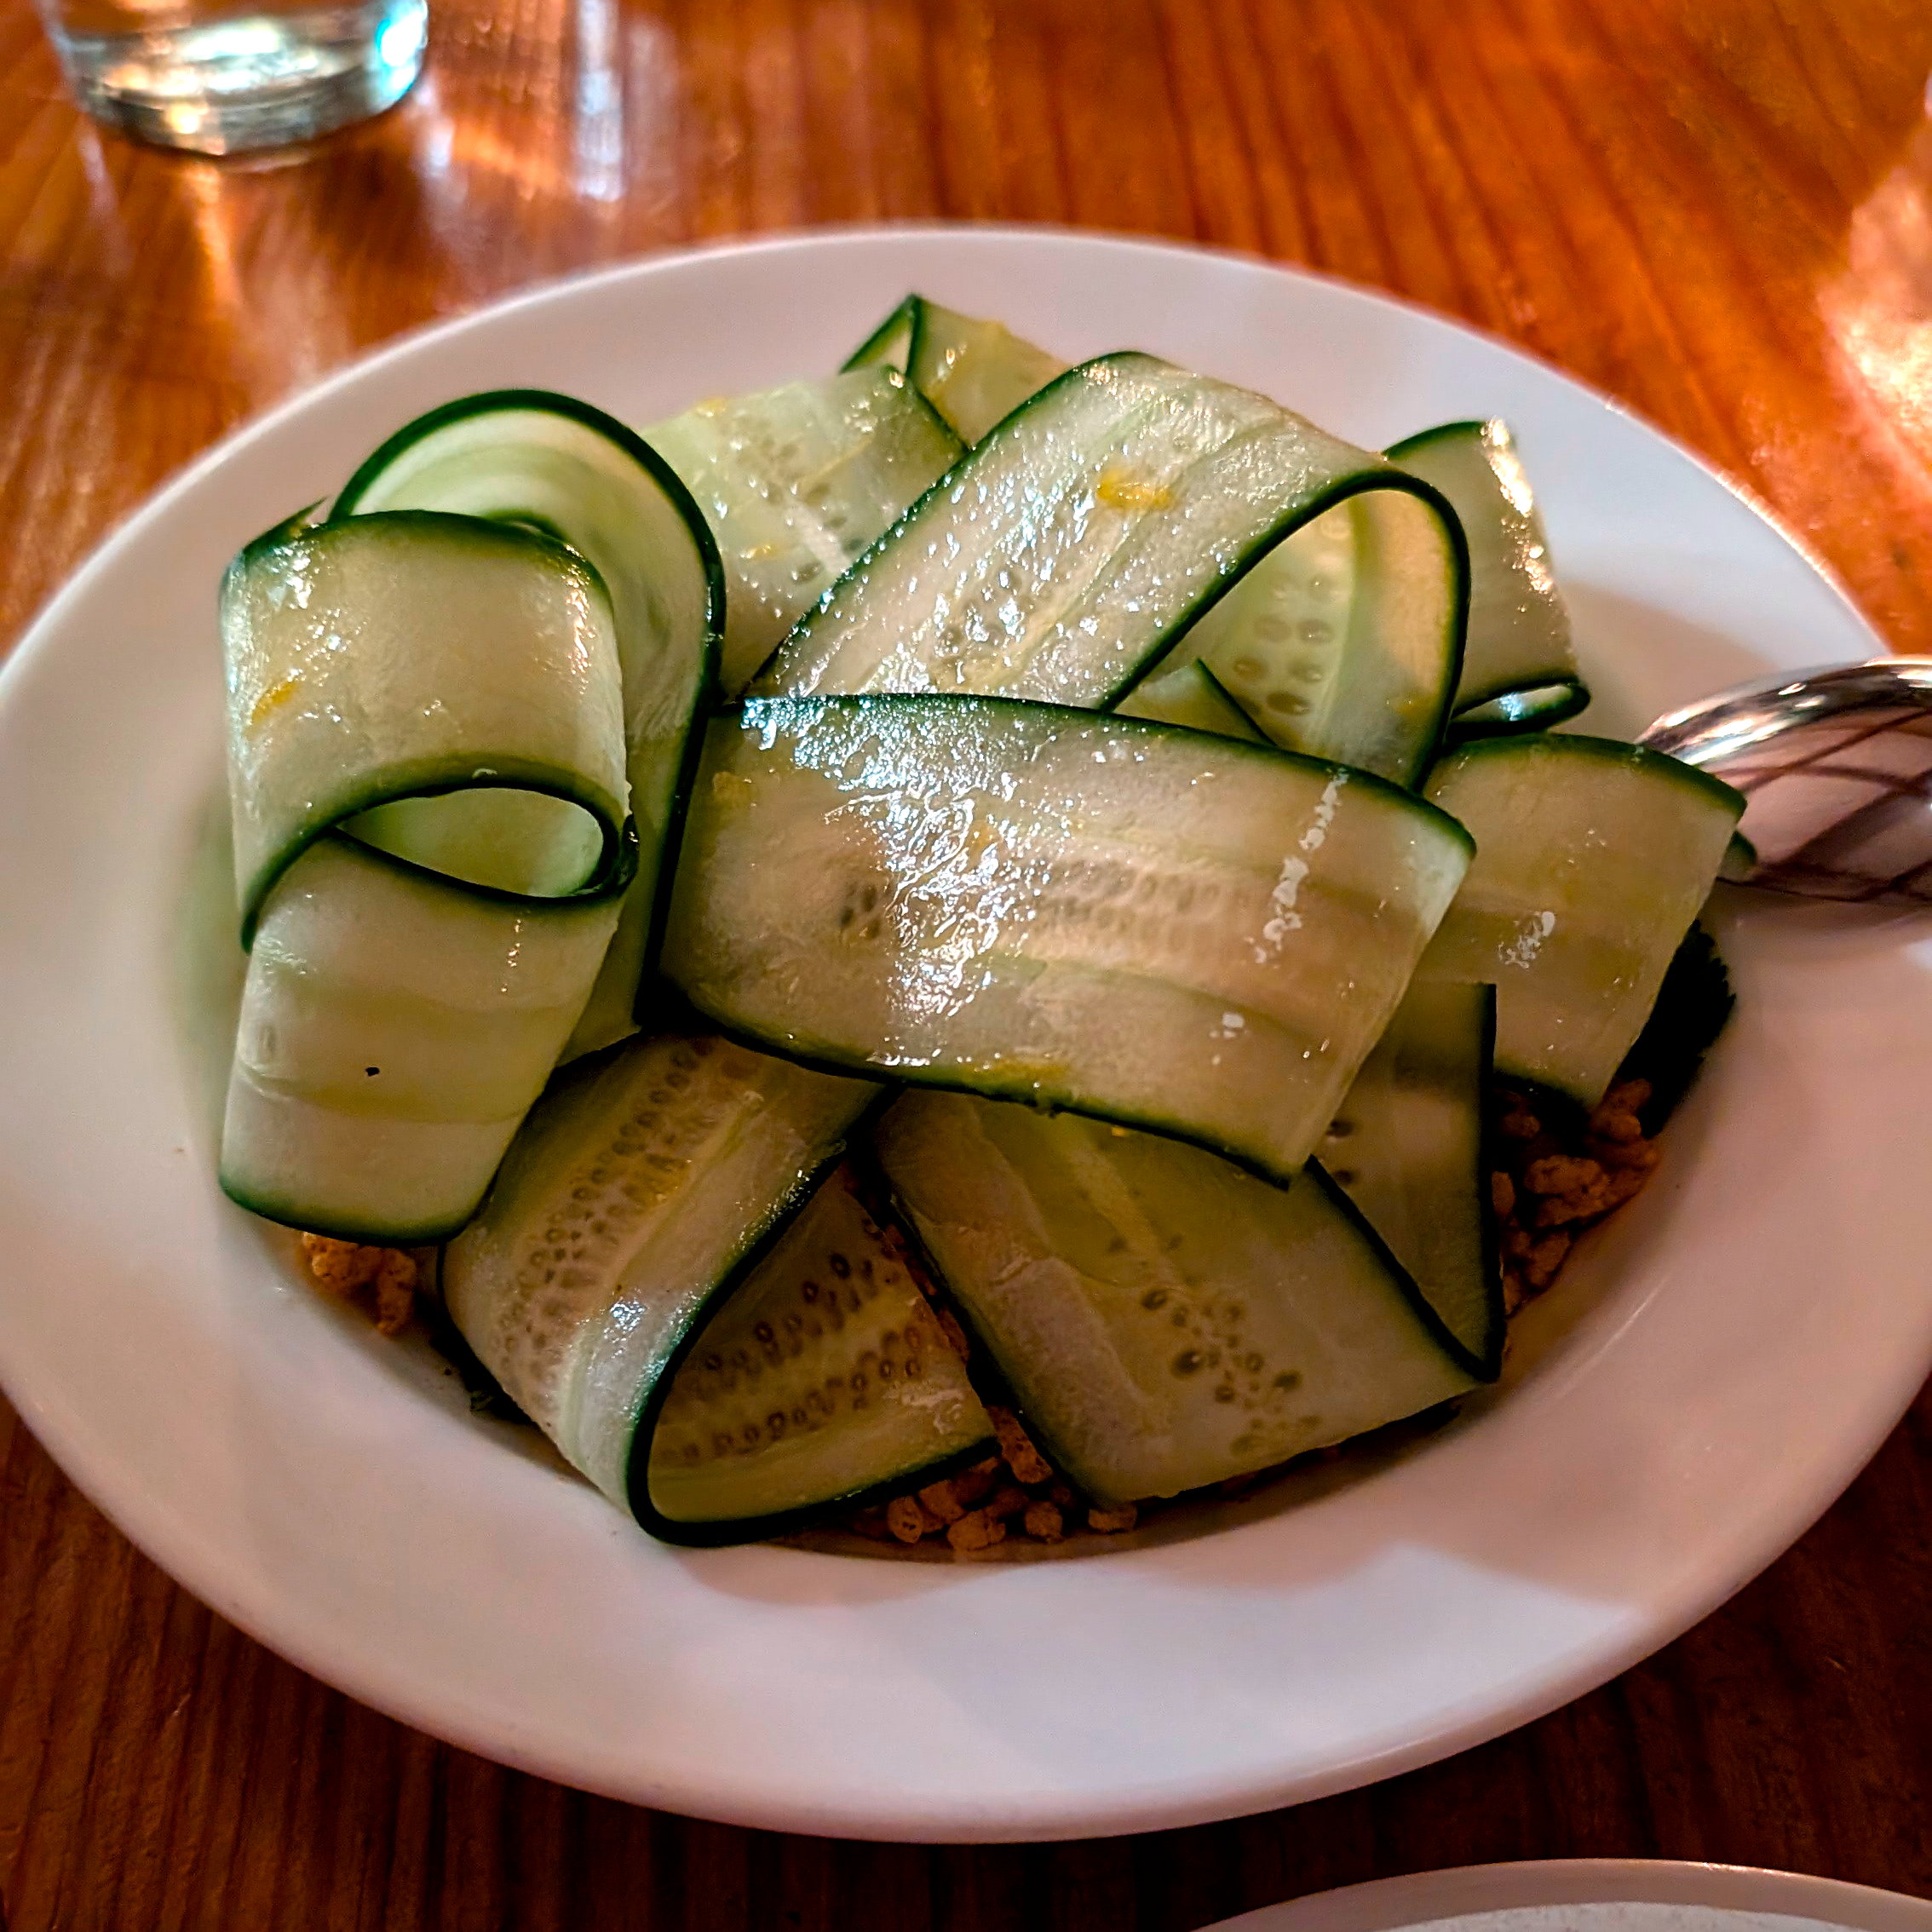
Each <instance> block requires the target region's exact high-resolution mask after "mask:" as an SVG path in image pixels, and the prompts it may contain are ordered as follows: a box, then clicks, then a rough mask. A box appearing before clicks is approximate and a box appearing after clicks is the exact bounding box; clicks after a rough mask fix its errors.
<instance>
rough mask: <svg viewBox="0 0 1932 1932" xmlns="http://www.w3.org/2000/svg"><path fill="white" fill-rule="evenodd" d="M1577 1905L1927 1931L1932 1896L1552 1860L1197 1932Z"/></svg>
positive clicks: (1679, 1867)
mask: <svg viewBox="0 0 1932 1932" xmlns="http://www.w3.org/2000/svg"><path fill="white" fill-rule="evenodd" d="M1579 1905H1672V1906H1710V1907H1712V1908H1714V1909H1716V1910H1717V1911H1722V1912H1774V1913H1778V1914H1780V1915H1783V1916H1786V1917H1790V1918H1810V1919H1816V1920H1819V1921H1820V1922H1822V1923H1825V1924H1827V1925H1838V1926H1844V1927H1846V1928H1848V1929H1849V1932H1929V1929H1932V1902H1928V1901H1927V1900H1923V1899H1917V1898H1914V1897H1912V1895H1911V1894H1909V1893H1906V1892H1889V1891H1884V1890H1881V1889H1879V1888H1878V1887H1877V1886H1873V1885H1857V1884H1853V1883H1850V1882H1849V1880H1846V1879H1843V1878H1821V1877H1814V1875H1812V1874H1810V1873H1808V1872H1774V1871H1772V1870H1770V1869H1768V1867H1765V1866H1756V1865H1698V1864H1692V1863H1689V1862H1688V1861H1684V1860H1676V1859H1660V1858H1552V1859H1534V1860H1525V1861H1523V1862H1522V1863H1521V1864H1507V1865H1461V1866H1446V1867H1445V1868H1443V1869H1442V1870H1440V1871H1438V1872H1409V1873H1406V1874H1405V1875H1404V1876H1402V1877H1399V1878H1373V1879H1370V1880H1369V1881H1367V1882H1366V1883H1364V1884H1360V1885H1344V1886H1340V1887H1338V1888H1337V1889H1336V1890H1334V1891H1332V1892H1312V1893H1310V1894H1308V1895H1307V1896H1306V1897H1304V1898H1298V1899H1289V1900H1284V1901H1283V1902H1282V1903H1281V1904H1279V1905H1272V1906H1262V1907H1261V1908H1260V1909H1259V1910H1258V1911H1256V1912H1244V1913H1242V1914H1241V1916H1240V1917H1239V1918H1228V1919H1222V1920H1221V1921H1219V1922H1217V1923H1215V1924H1213V1925H1208V1926H1204V1927H1202V1928H1201V1932H1403V1929H1404V1928H1406V1927H1408V1926H1412V1925H1419V1924H1425V1923H1433V1922H1434V1921H1435V1920H1437V1919H1446V1918H1460V1917H1462V1916H1463V1914H1464V1913H1468V1912H1509V1911H1511V1910H1515V1909H1518V1908H1521V1907H1535V1906H1579Z"/></svg>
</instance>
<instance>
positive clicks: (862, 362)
mask: <svg viewBox="0 0 1932 1932" xmlns="http://www.w3.org/2000/svg"><path fill="white" fill-rule="evenodd" d="M925 308H926V298H925V297H924V296H916V295H909V296H906V299H905V301H904V302H900V305H899V307H898V308H895V309H894V310H893V312H892V313H891V314H889V315H888V316H887V317H886V319H885V320H884V321H883V322H882V323H880V324H879V325H878V327H877V328H876V329H875V330H873V331H872V332H871V335H869V336H866V338H865V341H864V342H861V343H860V345H859V346H858V348H855V349H854V350H853V352H852V354H850V355H848V356H847V357H846V359H845V360H844V361H843V362H842V363H840V364H839V365H838V368H839V373H840V374H841V375H844V374H845V373H846V372H847V371H848V370H853V369H871V368H874V367H876V366H877V365H881V364H883V365H884V366H885V367H887V368H888V369H896V370H897V371H899V373H900V375H901V376H903V375H904V374H905V373H906V371H907V369H908V368H910V367H911V362H912V357H913V354H914V353H915V351H916V349H917V346H918V336H919V325H920V322H921V320H922V319H923V317H924V314H925Z"/></svg>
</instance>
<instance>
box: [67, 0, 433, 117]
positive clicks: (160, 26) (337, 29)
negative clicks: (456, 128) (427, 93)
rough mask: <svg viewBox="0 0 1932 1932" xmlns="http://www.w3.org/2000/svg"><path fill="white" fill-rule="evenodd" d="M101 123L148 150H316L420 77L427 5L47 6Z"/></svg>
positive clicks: (280, 1)
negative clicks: (301, 145)
mask: <svg viewBox="0 0 1932 1932" xmlns="http://www.w3.org/2000/svg"><path fill="white" fill-rule="evenodd" d="M41 5H42V10H43V13H44V14H45V16H46V20H47V28H48V32H49V34H50V35H51V36H52V37H53V41H54V44H55V48H56V49H57V50H58V51H59V53H60V59H61V62H62V64H63V66H65V67H66V71H67V78H68V80H69V82H70V83H71V84H72V87H73V89H74V93H75V95H76V96H77V97H78V100H79V101H80V103H81V105H82V106H83V107H84V108H86V109H87V111H88V112H89V113H90V114H92V115H93V116H94V117H95V119H96V120H99V121H101V122H103V123H105V124H107V125H108V126H110V127H115V128H118V129H122V130H123V131H124V132H125V133H128V134H131V135H138V136H139V137H140V138H141V139H142V140H144V141H156V142H158V143H160V144H161V145H162V146H164V147H182V148H189V149H192V150H193V151H194V152H197V153H200V154H233V153H238V152H242V151H244V150H246V149H250V148H257V147H282V146H284V145H285V144H287V143H289V142H291V141H310V140H313V138H314V137H315V136H316V135H322V134H326V133H328V132H329V131H330V129H333V128H339V127H342V126H343V125H344V124H347V123H348V122H350V121H354V120H359V119H361V118H363V116H365V115H367V114H375V113H380V112H382V109H383V108H385V107H387V106H389V105H390V104H391V103H392V102H394V101H397V100H400V98H401V96H402V95H404V94H405V93H406V92H407V91H408V89H409V87H410V84H411V82H413V81H414V80H415V78H416V77H417V72H419V71H420V69H421V67H422V66H423V48H424V45H425V43H426V41H427V38H428V6H427V0H361V3H360V4H353V5H342V6H316V5H313V4H303V3H302V0H41Z"/></svg>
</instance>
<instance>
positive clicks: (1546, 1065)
mask: <svg viewBox="0 0 1932 1932" xmlns="http://www.w3.org/2000/svg"><path fill="white" fill-rule="evenodd" d="M1428 796H1429V798H1430V799H1431V800H1433V801H1434V802H1435V803H1436V804H1438V805H1440V807H1441V808H1442V809H1443V810H1444V811H1446V812H1449V813H1452V814H1454V816H1455V817H1456V818H1457V819H1459V820H1460V821H1461V822H1462V823H1463V824H1464V825H1467V826H1468V827H1469V831H1470V833H1471V834H1472V835H1473V836H1474V837H1475V842H1476V856H1475V862H1474V863H1473V864H1472V865H1470V867H1469V877H1467V878H1466V879H1465V880H1464V881H1463V887H1462V889H1461V891H1460V892H1459V893H1458V894H1457V897H1456V902H1455V904H1454V905H1453V906H1452V907H1451V908H1450V910H1449V913H1448V916H1447V917H1446V918H1445V919H1444V920H1443V921H1442V923H1441V925H1440V928H1439V929H1437V931H1436V934H1435V937H1434V939H1433V940H1431V941H1430V942H1429V950H1428V952H1426V953H1425V954H1424V955H1423V961H1422V964H1421V966H1420V968H1419V969H1418V977H1419V978H1421V979H1423V980H1464V981H1471V980H1487V981H1489V982H1491V983H1492V984H1493V985H1494V986H1495V987H1496V997H1497V1019H1496V1065H1497V1068H1498V1071H1499V1072H1504V1073H1506V1074H1509V1075H1511V1076H1513V1077H1514V1078H1517V1079H1524V1080H1532V1081H1535V1082H1538V1083H1539V1084H1543V1085H1545V1086H1550V1087H1553V1088H1555V1089H1556V1090H1558V1091H1559V1092H1560V1093H1562V1094H1565V1095H1568V1096H1569V1097H1570V1098H1571V1099H1573V1100H1574V1101H1577V1102H1578V1104H1580V1105H1582V1106H1584V1107H1594V1106H1595V1105H1596V1102H1597V1101H1599V1100H1601V1098H1602V1096H1603V1093H1604V1090H1605V1089H1606V1088H1607V1086H1608V1085H1609V1084H1610V1080H1611V1078H1612V1076H1613V1074H1614V1073H1615V1072H1616V1071H1617V1068H1618V1067H1619V1065H1620V1064H1621V1063H1622V1061H1623V1059H1624V1055H1625V1054H1626V1053H1628V1052H1629V1051H1630V1046H1631V1044H1632V1042H1634V1041H1635V1040H1636V1037H1637V1034H1638V1033H1639V1032H1641V1031H1642V1026H1643V1023H1644V1021H1645V1020H1646V1018H1647V1016H1648V1015H1649V1013H1650V1010H1651V1008H1652V1007H1653V1004H1654V1003H1655V1002H1656V998H1657V992H1658V988H1659V986H1661V985H1662V984H1663V980H1664V975H1665V970H1666V969H1667V968H1668V967H1669V965H1670V960H1671V957H1672V956H1673V955H1674V954H1675V953H1676V950H1677V946H1678V944H1679V942H1680V941H1681V940H1682V938H1683V936H1684V934H1685V933H1686V932H1687V931H1688V929H1689V928H1690V924H1691V922H1692V921H1693V919H1694V918H1695V917H1697V912H1698V908H1699V906H1702V905H1703V904H1704V901H1705V898H1706V896H1707V895H1708V894H1709V893H1710V891H1711V884H1712V883H1713V881H1714V880H1715V879H1716V877H1717V875H1718V871H1719V870H1720V868H1721V867H1722V865H1723V863H1724V859H1725V854H1726V852H1727V850H1728V847H1729V845H1730V842H1731V836H1732V831H1733V828H1734V826H1735V825H1736V824H1737V821H1738V819H1739V815H1740V814H1741V813H1742V812H1743V809H1744V800H1743V798H1742V797H1741V796H1739V794H1738V793H1737V792H1735V791H1733V790H1732V789H1731V788H1730V786H1729V785H1725V784H1722V782H1721V781H1720V780H1718V779H1714V778H1712V777H1711V775H1710V773H1707V772H1701V771H1699V770H1698V769H1697V768H1695V767H1694V766H1691V765H1686V764H1683V763H1681V762H1679V761H1678V760H1676V759H1675V758H1670V757H1666V756H1665V755H1664V754H1663V753H1661V752H1659V751H1651V750H1645V749H1644V748H1642V746H1639V745H1624V744H1621V743H1619V742H1617V741H1615V740H1613V739H1601V738H1585V737H1584V736H1582V735H1580V734H1573V733H1565V732H1553V733H1538V734H1536V735H1534V736H1532V737H1524V738H1492V739H1478V740H1477V741H1476V742H1475V743H1474V744H1471V745H1464V746H1463V747H1462V748H1461V749H1460V750H1457V751H1453V752H1452V753H1451V754H1450V755H1449V756H1447V757H1446V758H1445V759H1444V760H1443V761H1442V762H1441V763H1440V765H1438V766H1437V767H1436V768H1435V771H1434V772H1433V773H1431V774H1430V776H1429V785H1428Z"/></svg>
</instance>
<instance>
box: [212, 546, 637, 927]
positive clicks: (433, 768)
mask: <svg viewBox="0 0 1932 1932" xmlns="http://www.w3.org/2000/svg"><path fill="white" fill-rule="evenodd" d="M221 641H222V649H223V653H224V656H225V658H226V661H227V709H228V792H229V800H230V804H231V807H232V809H233V819H234V844H235V877H236V881H237V886H238V890H239V896H240V900H241V911H242V934H243V940H244V944H245V943H246V942H247V941H248V940H249V938H250V935H251V934H252V933H253V931H254V927H255V923H256V917H257V916H258V915H259V913H260V911H261V908H262V902H263V900H265V899H266V898H267V895H268V893H269V890H270V888H272V887H273V885H274V883H275V881H276V880H277V879H278V878H279V877H281V875H282V873H283V872H284V871H286V870H287V868H288V867H289V866H290V865H293V864H294V863H295V861H296V860H297V859H298V858H300V857H301V855H302V853H303V852H304V851H305V850H306V849H307V848H308V846H309V845H310V844H312V843H313V842H314V841H315V840H316V839H317V838H319V837H321V836H322V835H323V834H324V833H325V832H326V831H330V830H331V828H332V827H334V826H336V825H341V824H342V823H343V822H344V821H345V820H348V819H355V818H357V816H358V814H364V815H365V816H364V817H363V818H362V819H361V822H360V823H359V825H358V826H357V828H356V829H357V831H358V833H359V836H362V837H364V838H365V842H368V843H370V844H372V845H381V846H382V847H384V848H386V849H389V850H393V851H394V852H396V853H397V854H398V855H399V856H400V857H403V858H405V859H411V860H417V862H419V863H422V864H423V865H428V866H429V867H431V868H432V869H439V870H440V869H444V868H445V867H446V866H447V867H449V868H450V869H452V870H453V871H455V873H456V876H457V877H469V878H470V879H471V880H472V882H473V883H475V884H478V885H480V886H486V887H494V888H500V889H503V890H508V891H512V892H521V893H524V894H526V895H528V896H530V897H532V898H540V899H545V900H549V899H558V898H565V897H568V896H570V895H571V894H584V895H586V896H589V897H593V898H596V897H601V896H602V895H603V894H606V893H607V892H608V891H610V890H611V889H612V885H613V883H616V882H617V880H618V874H619V872H620V871H625V870H627V869H628V867H629V865H630V863H631V860H630V856H629V854H628V852H627V840H626V837H625V835H624V820H625V818H626V816H627V814H626V810H625V781H624V724H623V697H622V693H621V690H620V687H619V675H618V659H617V652H616V647H615V644H614V641H613V639H612V627H611V613H610V606H609V603H608V601H607V598H606V596H605V595H604V588H603V585H602V584H601V583H600V582H599V581H598V579H597V578H596V576H595V573H594V572H591V571H589V570H587V569H586V568H585V567H584V565H583V563H582V562H581V561H579V560H578V558H576V557H574V556H572V555H571V554H570V553H569V552H568V551H567V550H566V549H563V547H562V546H561V544H558V543H553V542H551V541H550V540H549V538H545V537H541V536H538V535H537V534H536V533H534V532H530V531H524V530H510V529H505V528H499V527H497V526H493V525H491V524H486V523H478V522H475V521H473V520H471V519H469V518H468V517H458V516H440V515H427V514H419V513H398V514H394V515H387V516H382V517H369V518H365V519H363V520H360V521H359V522H356V523H354V524H324V525H322V526H319V527H316V528H312V527H308V526H305V525H303V524H302V523H301V522H300V521H299V520H291V521H290V522H289V523H286V524H284V525H280V526H278V527H277V528H275V529H273V530H272V531H270V532H268V533H267V535H266V536H263V537H262V538H257V539H256V542H254V543H250V545H249V546H248V548H247V549H244V551H243V552H242V553H241V555H239V557H237V558H236V560H235V561H234V562H233V564H232V565H231V566H229V569H228V573H227V578H226V580H225V581H224V583H223V584H222V588H221ZM505 793H508V794H509V796H503V794H505ZM403 802H407V803H408V805H409V806H410V808H411V811H410V812H409V813H406V814H398V813H394V812H390V813H388V814H381V815H378V814H377V811H376V808H381V807H385V806H394V805H396V804H400V803H403ZM479 820H480V821H481V830H480V831H477V832H474V833H473V831H471V827H472V825H474V824H475V823H476V822H477V821H479Z"/></svg>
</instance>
